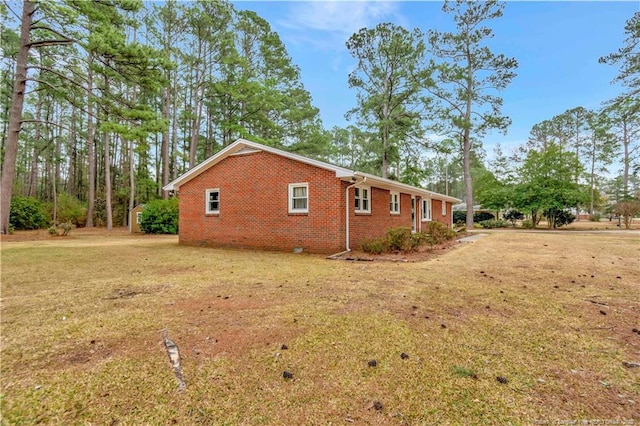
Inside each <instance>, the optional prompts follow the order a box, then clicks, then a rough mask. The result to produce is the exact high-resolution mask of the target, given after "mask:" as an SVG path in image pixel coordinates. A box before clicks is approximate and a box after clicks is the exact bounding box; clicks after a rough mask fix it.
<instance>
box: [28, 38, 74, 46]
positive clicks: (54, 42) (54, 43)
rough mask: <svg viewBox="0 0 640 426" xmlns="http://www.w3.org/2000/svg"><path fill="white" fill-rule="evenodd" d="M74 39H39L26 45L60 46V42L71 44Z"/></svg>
mask: <svg viewBox="0 0 640 426" xmlns="http://www.w3.org/2000/svg"><path fill="white" fill-rule="evenodd" d="M75 42H76V41H75V40H71V39H64V40H39V41H34V42H32V43H29V44H28V46H29V47H31V48H33V47H44V46H60V45H62V44H73V43H75Z"/></svg>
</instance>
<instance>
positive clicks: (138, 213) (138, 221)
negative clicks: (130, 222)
mask: <svg viewBox="0 0 640 426" xmlns="http://www.w3.org/2000/svg"><path fill="white" fill-rule="evenodd" d="M140 222H142V212H136V223H137V224H138V225H140Z"/></svg>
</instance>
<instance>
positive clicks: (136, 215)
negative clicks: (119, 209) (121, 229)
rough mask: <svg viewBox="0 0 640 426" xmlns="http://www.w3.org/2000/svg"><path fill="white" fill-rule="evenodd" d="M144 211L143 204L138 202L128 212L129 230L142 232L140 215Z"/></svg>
mask: <svg viewBox="0 0 640 426" xmlns="http://www.w3.org/2000/svg"><path fill="white" fill-rule="evenodd" d="M143 211H144V204H138V205H137V206H135V207H134V208H133V209H131V211H130V212H129V232H142V229H140V217H141V216H142V212H143Z"/></svg>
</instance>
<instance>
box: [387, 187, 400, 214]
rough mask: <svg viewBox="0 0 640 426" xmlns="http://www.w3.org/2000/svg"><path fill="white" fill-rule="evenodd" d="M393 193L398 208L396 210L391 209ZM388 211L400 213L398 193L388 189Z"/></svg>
mask: <svg viewBox="0 0 640 426" xmlns="http://www.w3.org/2000/svg"><path fill="white" fill-rule="evenodd" d="M394 195H395V197H396V200H397V202H398V209H397V210H394V209H393V205H394ZM389 213H391V214H400V193H399V192H397V191H389Z"/></svg>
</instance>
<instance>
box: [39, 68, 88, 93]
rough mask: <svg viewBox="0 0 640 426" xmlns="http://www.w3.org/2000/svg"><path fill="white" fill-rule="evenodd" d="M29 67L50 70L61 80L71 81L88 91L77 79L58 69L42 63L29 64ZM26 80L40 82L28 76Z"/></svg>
mask: <svg viewBox="0 0 640 426" xmlns="http://www.w3.org/2000/svg"><path fill="white" fill-rule="evenodd" d="M29 68H32V69H39V70H41V71H47V72H50V73H52V74H55V75H57V76H58V77H60V78H62V79H63V80H66V81H68V82H70V83H73V84H74V85H76V86H77V87H79V88H81V89H82V90H84V91H85V92H87V93H89V91H88V89H87V88H86V87H84V85H82V83H80V82H77V81H75V80H74V79H72V78H69V77H68V76H66V75H64V74H62V73H61V72H60V71H56V70H54V69H52V68H49V67H45V66H42V65H30V66H29ZM27 80H33V81H39V82H40V80H35V79H29V78H28V79H27ZM89 94H91V93H89Z"/></svg>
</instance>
